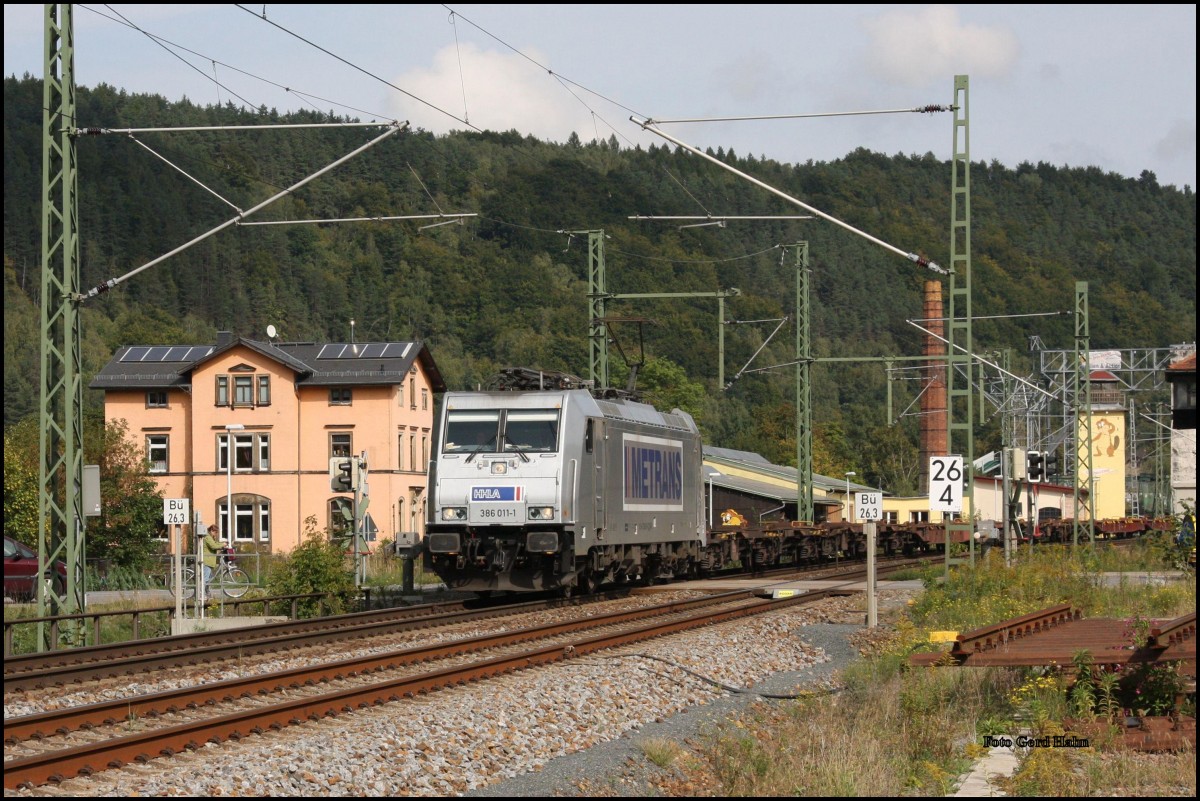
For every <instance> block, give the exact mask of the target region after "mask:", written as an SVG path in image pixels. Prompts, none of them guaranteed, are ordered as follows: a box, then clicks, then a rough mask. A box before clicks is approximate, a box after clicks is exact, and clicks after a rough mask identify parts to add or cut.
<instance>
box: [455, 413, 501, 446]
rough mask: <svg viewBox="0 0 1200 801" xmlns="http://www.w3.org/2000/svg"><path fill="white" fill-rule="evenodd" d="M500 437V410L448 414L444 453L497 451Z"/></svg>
mask: <svg viewBox="0 0 1200 801" xmlns="http://www.w3.org/2000/svg"><path fill="white" fill-rule="evenodd" d="M499 438H500V412H499V411H498V410H497V411H489V410H472V411H459V412H449V413H448V414H447V415H446V436H445V437H444V438H443V442H445V443H446V444H445V445H443V446H442V452H443V453H475V452H495V450H496V442H497V441H498V440H499Z"/></svg>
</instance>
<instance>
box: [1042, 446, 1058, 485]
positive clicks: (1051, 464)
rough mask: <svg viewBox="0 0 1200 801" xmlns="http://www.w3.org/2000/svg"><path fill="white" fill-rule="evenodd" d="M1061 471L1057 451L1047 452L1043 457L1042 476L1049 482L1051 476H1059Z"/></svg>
mask: <svg viewBox="0 0 1200 801" xmlns="http://www.w3.org/2000/svg"><path fill="white" fill-rule="evenodd" d="M1059 471H1060V462H1059V459H1058V453H1057V452H1055V451H1046V452H1045V453H1044V454H1043V455H1042V475H1043V476H1044V477H1045V479H1046V480H1047V481H1049V480H1050V476H1057V475H1059Z"/></svg>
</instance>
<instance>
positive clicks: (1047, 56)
mask: <svg viewBox="0 0 1200 801" xmlns="http://www.w3.org/2000/svg"><path fill="white" fill-rule="evenodd" d="M75 8H76V31H75V34H76V35H75V41H76V51H77V55H76V72H77V76H76V83H77V84H78V85H80V86H88V87H92V86H96V85H97V84H100V83H107V84H109V85H112V86H115V87H117V88H120V89H125V90H127V91H130V92H152V93H157V94H161V95H163V96H165V97H167V98H169V99H173V100H174V99H179V98H182V97H185V96H186V97H187V98H189V99H191V100H192V101H194V102H199V103H205V104H207V103H216V102H221V103H225V102H230V101H232V102H234V103H236V104H238V105H249V106H254V107H257V106H260V105H266V106H268V107H274V108H277V109H279V110H285V109H293V108H313V107H315V108H317V109H320V110H323V111H325V110H333V111H335V112H337V113H340V114H345V115H350V116H357V117H361V118H363V119H376V118H395V119H401V120H408V121H410V122H411V123H412V124H413V125H415V126H420V127H422V128H426V129H428V130H432V131H436V132H443V131H447V130H451V129H462V128H467V127H472V128H477V129H493V130H510V129H516V130H518V131H520V132H521V133H526V134H532V135H534V136H537V137H539V138H541V139H547V140H551V141H558V142H561V141H564V140H565V139H566V138H567V137H568V136H569V135H570V134H571V132H573V131H574V132H576V133H578V134H579V136H580V138H581V139H583V140H585V141H586V140H589V139H593V138H595V137H600V138H603V139H608V138H609V137H611V136H614V135H615V136H616V137H617V140H618V141H619V142H620V143H621V145H622V146H623V147H624V146H632V145H634V144H641V145H643V146H646V145H649V144H651V143H657V144H664V143H665V140H664V139H662V138H661V137H659V136H658V135H656V134H653V133H651V132H648V131H645V130H643V129H642V128H641V127H640V126H638V125H636V124H635V123H634V122H631V121H630V117H631V116H636V117H637V118H638V119H639V120H642V119H645V118H652V119H656V120H671V119H695V118H713V117H726V118H727V117H747V116H785V115H827V114H836V116H810V117H808V118H802V119H772V120H754V121H736V122H688V123H669V124H668V123H663V124H662V125H661V128H662V130H663V131H665V132H667V133H669V134H670V135H671V136H673V137H675V138H677V139H679V140H681V141H683V142H686V143H688V144H691V145H694V146H697V147H701V148H706V147H711V148H713V149H714V150H715V149H716V148H717V147H724V148H725V149H726V150H728V149H730V148H732V149H733V150H734V151H735V152H736V153H737V154H739V155H743V156H745V155H755V156H766V157H768V158H773V159H776V160H779V161H785V162H793V163H794V162H804V161H807V160H809V159H812V160H816V161H827V160H830V159H835V158H839V157H841V156H844V155H845V154H846V153H848V152H850V151H852V150H854V149H855V148H858V147H864V148H867V149H869V150H874V151H878V152H882V153H886V154H889V155H890V154H895V153H918V154H923V153H926V152H932V153H933V154H934V155H935V156H937V157H938V158H941V159H949V158H950V155H951V145H952V122H953V120H952V116H951V115H950V114H912V113H899V114H874V113H870V114H867V113H863V112H876V111H891V110H898V109H911V108H915V107H919V106H925V105H931V104H941V105H946V104H949V103H950V102H951V101H952V100H953V99H954V91H953V90H954V76H955V75H967V76H969V78H970V108H969V113H970V132H971V141H970V153H971V158H972V160H973V161H976V162H978V161H991V160H997V161H999V162H1000V163H1002V164H1004V165H1006V166H1009V167H1015V166H1016V165H1017V164H1020V163H1021V162H1025V161H1028V162H1035V163H1036V162H1039V161H1044V162H1048V163H1050V164H1054V165H1057V166H1071V167H1085V166H1097V167H1100V168H1101V169H1103V170H1105V171H1111V172H1115V173H1118V174H1121V175H1125V176H1130V177H1136V176H1139V175H1140V174H1141V173H1142V171H1143V170H1150V171H1152V172H1154V173H1155V174H1156V175H1157V177H1158V180H1159V183H1162V184H1174V185H1175V186H1177V187H1179V188H1183V186H1184V185H1185V184H1186V185H1188V186H1191V187H1192V188H1193V189H1194V188H1195V186H1196V6H1195V5H1142V6H1132V5H1111V6H1104V5H1080V6H1075V5H1073V6H1066V5H855V6H826V5H799V4H796V5H783V6H766V5H741V6H722V5H710V6H698V5H653V4H651V5H640V6H632V5H545V6H541V5H501V4H497V5H482V4H471V5H462V6H459V5H437V4H412V5H382V6H373V5H342V6H337V7H333V6H327V5H319V6H315V5H314V6H300V5H265V6H264V5H253V6H241V7H239V6H234V5H226V6H206V5H110V6H101V5H88V6H81V5H80V6H76V7H75ZM42 9H43V6H41V5H11V4H10V5H5V7H4V71H5V75H6V76H13V75H15V76H17V77H20V76H22V75H24V74H26V73H29V74H31V75H34V76H37V77H40V76H41V72H42V65H41V58H42V55H41V50H42V46H43V31H42V28H43V22H42V13H43V12H42ZM264 13H265V19H264ZM131 26H136V28H137V29H140V31H139V30H137V29H135V28H134V27H131ZM214 75H215V78H216V80H215V81H214V80H213V79H214ZM80 122H81V124H83V125H87V124H88V121H87V120H81V121H80Z"/></svg>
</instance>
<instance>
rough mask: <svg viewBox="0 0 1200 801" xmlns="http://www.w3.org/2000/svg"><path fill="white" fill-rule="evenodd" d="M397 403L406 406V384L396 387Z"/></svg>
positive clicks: (401, 383) (402, 383)
mask: <svg viewBox="0 0 1200 801" xmlns="http://www.w3.org/2000/svg"><path fill="white" fill-rule="evenodd" d="M396 403H397V405H399V406H403V405H404V382H403V381H401V382H400V383H399V384H397V385H396Z"/></svg>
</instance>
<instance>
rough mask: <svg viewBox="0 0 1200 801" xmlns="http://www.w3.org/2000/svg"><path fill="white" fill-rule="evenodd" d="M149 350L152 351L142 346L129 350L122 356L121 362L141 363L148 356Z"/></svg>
mask: <svg viewBox="0 0 1200 801" xmlns="http://www.w3.org/2000/svg"><path fill="white" fill-rule="evenodd" d="M148 350H150V349H149V348H145V347H141V346H138V347H136V348H130V349H129V350H127V351H125V352H124V353H122V354H121V361H123V362H140V361H141V360H142V357H143V356H145V355H146V351H148Z"/></svg>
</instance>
